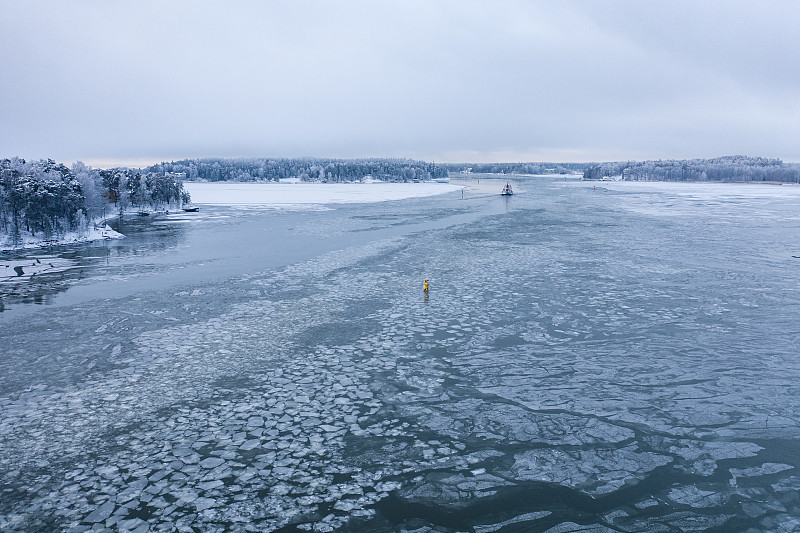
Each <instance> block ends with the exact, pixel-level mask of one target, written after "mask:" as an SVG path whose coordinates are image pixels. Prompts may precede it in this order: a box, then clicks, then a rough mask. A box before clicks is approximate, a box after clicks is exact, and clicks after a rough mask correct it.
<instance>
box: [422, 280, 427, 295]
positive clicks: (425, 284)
mask: <svg viewBox="0 0 800 533" xmlns="http://www.w3.org/2000/svg"><path fill="white" fill-rule="evenodd" d="M422 290H423V291H425V292H428V280H427V279H426V280H425V282H424V283H423V284H422Z"/></svg>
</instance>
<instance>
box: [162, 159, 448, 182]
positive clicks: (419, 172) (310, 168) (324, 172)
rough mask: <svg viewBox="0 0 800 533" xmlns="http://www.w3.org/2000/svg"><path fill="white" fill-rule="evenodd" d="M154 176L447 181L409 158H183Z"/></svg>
mask: <svg viewBox="0 0 800 533" xmlns="http://www.w3.org/2000/svg"><path fill="white" fill-rule="evenodd" d="M146 171H147V172H154V173H157V174H165V173H182V174H185V176H186V180H188V181H278V180H281V179H287V178H298V179H300V180H301V181H321V182H327V183H338V182H351V181H360V180H363V179H364V178H372V179H376V180H382V181H395V182H397V181H400V182H407V181H413V180H421V181H424V180H430V179H442V178H447V176H448V173H447V168H445V167H444V166H442V165H436V164H433V163H426V162H424V161H415V160H411V159H268V158H240V159H221V158H206V159H184V160H181V161H172V162H170V163H159V164H157V165H153V166H151V167H148V168H147V169H146Z"/></svg>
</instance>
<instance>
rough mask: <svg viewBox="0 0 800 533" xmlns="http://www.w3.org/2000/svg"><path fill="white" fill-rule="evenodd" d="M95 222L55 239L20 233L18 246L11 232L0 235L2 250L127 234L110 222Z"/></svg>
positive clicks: (0, 247) (90, 240)
mask: <svg viewBox="0 0 800 533" xmlns="http://www.w3.org/2000/svg"><path fill="white" fill-rule="evenodd" d="M97 224H98V225H95V224H89V228H88V229H86V230H84V231H70V232H68V233H66V234H65V235H63V236H61V237H60V238H57V239H54V238H52V237H50V238H45V237H44V236H32V235H30V234H27V235H26V234H24V233H23V234H22V235H20V241H21V242H19V243H18V244H17V245H16V246H15V245H13V244H12V236H11V235H10V234H6V235H0V252H7V251H14V250H31V249H36V248H46V247H47V246H60V245H63V244H78V243H86V242H93V241H100V240H104V239H121V238H123V237H125V235H123V234H121V233H119V232H117V231H114V230H113V229H111V227H110V226H109V225H108V224H103V225H102V226H101V225H99V224H101V222H100V221H98V223H97Z"/></svg>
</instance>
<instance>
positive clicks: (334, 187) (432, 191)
mask: <svg viewBox="0 0 800 533" xmlns="http://www.w3.org/2000/svg"><path fill="white" fill-rule="evenodd" d="M183 185H184V187H185V188H186V190H187V191H189V194H191V195H192V203H194V204H210V205H240V206H264V207H272V208H282V209H292V208H303V207H307V206H310V205H321V204H350V203H371V202H385V201H390V200H403V199H406V198H421V197H424V196H434V195H437V194H443V193H448V192H453V191H457V190H459V189H460V188H461V187H460V186H458V185H451V184H449V183H231V182H215V183H198V182H186V183H184V184H183Z"/></svg>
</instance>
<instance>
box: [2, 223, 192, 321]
mask: <svg viewBox="0 0 800 533" xmlns="http://www.w3.org/2000/svg"><path fill="white" fill-rule="evenodd" d="M178 221H180V222H184V223H172V222H178ZM189 222H190V220H189V218H188V217H181V216H180V215H170V214H162V215H154V216H150V217H131V216H129V217H123V218H121V219H113V220H109V222H108V224H109V226H111V227H112V228H113V229H114V230H116V231H118V232H120V233H122V234H123V235H125V238H124V239H114V240H103V241H95V242H91V243H81V244H70V245H62V246H48V247H44V248H37V249H30V250H19V251H6V252H0V312H3V311H5V310H7V309H11V308H14V307H16V306H19V305H21V304H37V305H41V304H50V303H53V301H54V297H55V295H57V294H59V293H61V292H64V291H66V290H67V289H69V288H70V287H72V286H74V285H75V284H77V283H79V282H81V281H82V280H86V279H87V278H89V277H102V276H108V275H113V274H118V273H121V272H124V271H126V270H128V271H130V270H135V269H137V268H139V267H141V266H142V261H141V258H144V257H149V256H153V255H157V254H159V253H163V252H167V251H170V250H174V249H176V248H178V247H179V246H180V245H181V243H183V242H184V241H185V239H186V233H187V229H188V223H189ZM15 266H16V267H17V268H21V272H22V274H18V273H17V272H16V271H15V272H11V271H12V270H14V268H15ZM4 267H5V268H4Z"/></svg>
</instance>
